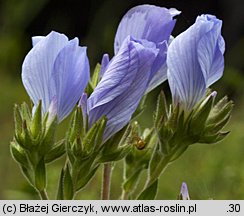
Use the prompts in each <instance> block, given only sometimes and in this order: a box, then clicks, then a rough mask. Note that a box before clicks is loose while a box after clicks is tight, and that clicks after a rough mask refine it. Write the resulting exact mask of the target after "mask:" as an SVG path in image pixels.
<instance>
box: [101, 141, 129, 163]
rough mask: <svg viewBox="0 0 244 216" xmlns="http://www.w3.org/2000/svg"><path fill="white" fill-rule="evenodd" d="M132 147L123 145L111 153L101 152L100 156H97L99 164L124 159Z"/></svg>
mask: <svg viewBox="0 0 244 216" xmlns="http://www.w3.org/2000/svg"><path fill="white" fill-rule="evenodd" d="M131 149H132V145H125V146H121V147H118V148H117V149H116V150H115V151H112V152H110V151H109V152H104V151H102V152H101V154H100V155H99V156H98V162H99V163H107V162H113V161H119V160H121V159H123V158H124V157H126V155H127V154H128V153H129V152H130V151H131Z"/></svg>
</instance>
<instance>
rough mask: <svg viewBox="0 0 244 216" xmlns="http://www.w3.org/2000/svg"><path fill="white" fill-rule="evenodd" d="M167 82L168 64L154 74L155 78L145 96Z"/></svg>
mask: <svg viewBox="0 0 244 216" xmlns="http://www.w3.org/2000/svg"><path fill="white" fill-rule="evenodd" d="M165 80H167V65H166V63H165V64H163V65H162V66H161V68H160V69H159V70H158V71H157V72H156V73H155V74H154V76H153V78H152V79H151V80H150V82H149V85H148V87H147V90H146V92H145V94H147V93H149V92H150V91H152V90H153V89H155V88H156V87H158V86H159V85H160V84H162V83H163V82H164V81H165Z"/></svg>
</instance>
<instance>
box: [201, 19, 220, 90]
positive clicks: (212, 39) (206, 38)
mask: <svg viewBox="0 0 244 216" xmlns="http://www.w3.org/2000/svg"><path fill="white" fill-rule="evenodd" d="M204 18H205V19H204ZM201 21H202V22H204V21H205V22H208V23H210V22H211V23H213V27H212V29H211V30H210V31H209V32H207V33H206V34H204V35H203V36H202V38H201V39H200V40H199V43H198V48H197V52H198V61H199V64H200V67H201V69H202V72H203V75H204V77H205V80H206V86H207V87H209V86H210V85H211V84H213V83H214V82H216V81H217V80H218V79H219V78H220V77H221V76H222V75H223V70H224V56H223V53H224V40H223V38H222V36H221V26H222V21H220V20H218V19H216V17H214V16H207V15H205V16H201Z"/></svg>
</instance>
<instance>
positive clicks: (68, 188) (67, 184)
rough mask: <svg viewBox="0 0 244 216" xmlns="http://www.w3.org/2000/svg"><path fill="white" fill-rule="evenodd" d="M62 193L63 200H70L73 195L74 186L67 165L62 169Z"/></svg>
mask: <svg viewBox="0 0 244 216" xmlns="http://www.w3.org/2000/svg"><path fill="white" fill-rule="evenodd" d="M63 195H64V199H65V200H71V199H73V197H74V186H73V181H72V177H71V174H70V170H69V166H68V165H67V166H66V167H65V170H64V185H63Z"/></svg>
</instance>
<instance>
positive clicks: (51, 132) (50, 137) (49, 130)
mask: <svg viewBox="0 0 244 216" xmlns="http://www.w3.org/2000/svg"><path fill="white" fill-rule="evenodd" d="M57 125H58V119H57V116H55V117H54V118H53V119H52V120H51V121H50V122H49V120H48V121H47V125H46V132H45V134H44V139H43V142H42V143H41V144H40V145H39V150H40V153H41V154H42V155H45V154H46V153H47V152H49V151H50V149H51V148H52V146H53V145H54V142H55V134H56V129H57Z"/></svg>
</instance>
